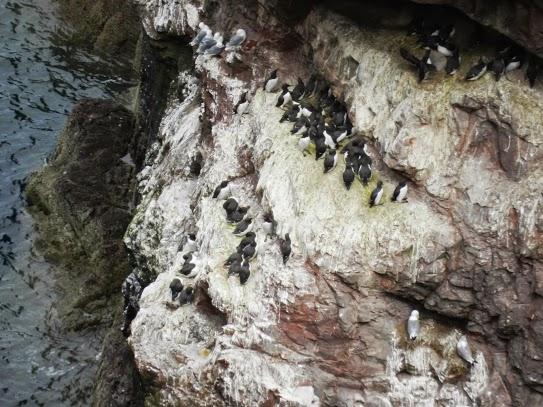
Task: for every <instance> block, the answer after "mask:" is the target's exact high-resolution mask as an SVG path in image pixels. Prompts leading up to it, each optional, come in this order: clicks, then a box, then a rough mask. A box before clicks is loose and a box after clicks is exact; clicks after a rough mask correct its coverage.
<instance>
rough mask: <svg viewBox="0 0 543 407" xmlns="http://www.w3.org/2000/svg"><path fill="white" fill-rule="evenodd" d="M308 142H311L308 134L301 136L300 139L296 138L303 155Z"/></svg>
mask: <svg viewBox="0 0 543 407" xmlns="http://www.w3.org/2000/svg"><path fill="white" fill-rule="evenodd" d="M309 144H311V139H310V138H309V136H305V137H301V138H300V140H298V149H299V150H300V151H301V152H302V153H304V155H305V152H306V151H307V149H308V148H309Z"/></svg>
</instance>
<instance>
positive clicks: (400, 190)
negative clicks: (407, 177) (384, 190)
mask: <svg viewBox="0 0 543 407" xmlns="http://www.w3.org/2000/svg"><path fill="white" fill-rule="evenodd" d="M390 200H391V201H392V202H407V182H405V181H402V182H400V183H399V184H398V186H397V187H396V188H395V189H394V193H393V194H392V197H391V198H390Z"/></svg>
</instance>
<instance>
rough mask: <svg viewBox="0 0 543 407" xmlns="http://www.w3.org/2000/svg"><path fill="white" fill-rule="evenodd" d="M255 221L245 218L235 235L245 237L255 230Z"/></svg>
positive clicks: (237, 227) (236, 229) (239, 224)
mask: <svg viewBox="0 0 543 407" xmlns="http://www.w3.org/2000/svg"><path fill="white" fill-rule="evenodd" d="M252 222H253V219H252V218H245V219H243V220H242V221H241V222H240V223H238V224H237V226H236V228H235V229H234V235H235V236H243V235H245V234H246V233H248V232H250V231H251V229H252V228H253V223H252Z"/></svg>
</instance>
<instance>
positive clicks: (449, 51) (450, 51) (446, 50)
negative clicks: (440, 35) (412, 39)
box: [436, 42, 457, 57]
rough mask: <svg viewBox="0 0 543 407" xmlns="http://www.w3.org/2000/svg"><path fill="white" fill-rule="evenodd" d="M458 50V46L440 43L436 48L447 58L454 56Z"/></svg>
mask: <svg viewBox="0 0 543 407" xmlns="http://www.w3.org/2000/svg"><path fill="white" fill-rule="evenodd" d="M456 50H457V47H456V45H454V44H451V43H448V42H438V43H437V46H436V51H437V52H439V53H440V54H441V55H445V56H446V57H451V56H453V55H454V53H455V52H456Z"/></svg>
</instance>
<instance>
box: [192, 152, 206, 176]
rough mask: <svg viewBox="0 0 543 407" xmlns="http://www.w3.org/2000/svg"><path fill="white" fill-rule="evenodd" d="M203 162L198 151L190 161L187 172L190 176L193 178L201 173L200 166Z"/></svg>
mask: <svg viewBox="0 0 543 407" xmlns="http://www.w3.org/2000/svg"><path fill="white" fill-rule="evenodd" d="M203 162H204V157H203V155H202V153H201V152H200V151H198V152H197V153H196V154H195V155H194V157H192V161H191V162H190V167H189V172H190V174H191V175H194V176H195V177H198V176H199V175H200V172H201V171H202V166H203Z"/></svg>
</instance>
